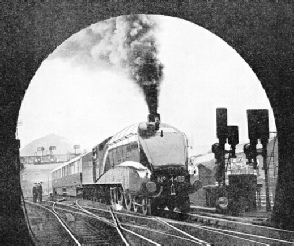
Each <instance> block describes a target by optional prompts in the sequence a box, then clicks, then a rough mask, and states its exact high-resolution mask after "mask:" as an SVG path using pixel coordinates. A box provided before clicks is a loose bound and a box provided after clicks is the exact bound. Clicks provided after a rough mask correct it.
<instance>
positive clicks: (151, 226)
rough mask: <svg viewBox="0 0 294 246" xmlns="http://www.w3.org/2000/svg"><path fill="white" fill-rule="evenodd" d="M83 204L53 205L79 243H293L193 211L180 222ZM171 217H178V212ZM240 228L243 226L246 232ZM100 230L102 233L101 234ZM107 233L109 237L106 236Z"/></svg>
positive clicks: (272, 231) (272, 233) (273, 233)
mask: <svg viewBox="0 0 294 246" xmlns="http://www.w3.org/2000/svg"><path fill="white" fill-rule="evenodd" d="M86 203H87V202H85V201H76V202H75V203H73V202H72V201H71V202H69V203H68V202H63V203H55V205H54V210H55V211H56V213H57V214H58V216H60V218H61V220H62V221H63V222H64V223H65V224H66V225H67V227H68V228H69V230H70V231H71V233H72V234H73V235H74V236H75V237H76V239H77V240H78V241H79V243H80V244H81V245H84V244H85V245H103V243H104V242H108V244H107V245H294V238H293V237H292V233H290V232H287V231H281V230H276V229H273V228H264V227H261V226H256V225H251V224H246V223H243V225H242V223H240V222H235V221H225V220H220V219H217V218H214V217H209V216H202V217H201V216H200V215H195V214H194V215H193V214H191V215H189V216H188V218H185V221H179V220H175V219H170V218H165V217H156V216H145V215H142V214H138V213H134V212H129V211H126V210H124V209H122V210H113V209H112V208H111V207H110V206H108V205H105V204H101V205H100V204H99V206H96V207H93V206H91V205H87V204H86ZM169 215H170V213H169ZM199 216H200V217H199ZM173 217H177V213H174V215H173ZM257 227H260V228H261V229H262V230H261V229H260V228H259V230H257V229H256V228H257ZM107 228H108V229H109V232H107ZM242 228H246V229H245V231H244V229H242ZM264 230H268V232H267V233H264ZM101 231H103V232H105V233H102V234H103V235H104V237H101ZM283 233H284V234H283ZM285 233H286V234H285ZM287 233H288V234H287ZM107 234H108V235H111V237H108V238H107V236H105V235H107ZM113 235H116V236H115V237H114V236H113ZM282 238H283V239H282ZM285 238H286V239H285ZM77 245H78V244H77Z"/></svg>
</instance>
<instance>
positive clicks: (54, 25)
mask: <svg viewBox="0 0 294 246" xmlns="http://www.w3.org/2000/svg"><path fill="white" fill-rule="evenodd" d="M2 9H3V10H4V11H3V10H2V13H1V15H2V16H1V17H2V18H1V19H3V20H4V21H3V24H2V28H3V30H4V31H3V34H4V35H3V38H2V39H3V42H2V44H1V53H3V54H2V57H1V67H2V69H1V85H0V92H1V99H0V100H1V103H0V107H1V108H0V110H1V117H0V122H1V125H2V126H3V127H1V130H0V144H1V149H2V154H1V157H0V158H1V162H2V165H1V167H0V169H1V176H2V175H4V176H5V177H7V176H8V177H11V178H10V179H9V180H8V179H7V180H6V182H2V183H3V184H2V186H3V188H2V189H1V190H0V191H1V195H3V197H10V198H9V199H6V200H5V199H4V201H1V211H2V213H4V212H5V211H6V213H7V214H8V216H10V217H11V216H12V217H13V213H12V211H13V209H8V208H9V207H10V208H14V209H15V210H20V193H19V192H20V191H19V190H20V187H19V185H15V183H16V184H18V183H19V177H18V166H17V165H15V163H16V159H17V153H18V147H19V146H18V142H17V141H15V132H16V127H17V119H18V113H19V109H20V105H21V101H22V99H23V97H24V95H25V91H26V89H27V88H28V86H29V83H30V81H31V79H32V77H33V76H34V74H35V72H36V70H37V69H38V68H39V66H40V65H41V63H42V61H43V60H45V59H46V57H47V56H48V55H49V54H50V53H52V52H53V51H54V50H55V48H56V47H57V46H58V45H60V44H61V43H62V42H63V41H64V40H66V39H67V38H69V37H70V36H71V35H72V34H74V33H76V32H78V31H79V30H81V29H83V28H85V27H87V26H89V25H91V24H93V23H96V22H98V21H102V20H105V19H109V18H111V17H115V16H120V15H129V14H133V13H136V14H138V13H144V14H157V15H167V16H173V17H178V18H181V19H185V20H188V21H190V22H193V23H195V24H197V25H199V26H202V27H203V28H205V29H207V30H209V31H211V32H212V33H214V34H216V35H217V36H218V37H220V38H222V39H223V40H224V41H225V42H227V43H228V44H229V45H230V46H231V47H232V48H234V49H235V50H236V51H237V52H238V53H239V54H240V56H241V57H242V58H243V59H244V60H245V61H246V62H247V63H248V64H249V66H250V67H251V68H252V70H253V71H254V72H255V74H256V75H257V77H258V79H259V80H260V82H261V84H262V86H263V88H264V89H265V92H266V94H267V96H268V98H269V101H270V103H271V106H272V108H273V111H274V116H275V119H276V126H277V130H278V133H279V157H280V160H279V163H280V168H279V178H278V187H277V194H279V195H277V200H276V202H275V211H274V214H273V221H274V222H275V225H278V226H280V227H282V228H288V229H294V222H293V224H292V225H291V224H290V225H289V223H287V221H289V218H292V221H294V211H293V209H292V208H293V207H294V196H293V195H291V193H292V194H294V182H293V176H294V166H293V165H291V163H292V162H294V153H292V152H293V151H291V149H293V148H294V141H293V139H294V124H293V120H294V118H293V115H294V103H293V94H294V86H293V85H292V84H293V83H292V81H293V78H294V67H293V64H294V56H293V54H292V53H293V49H294V42H293V8H292V4H288V3H287V2H286V1H279V2H277V1H275V2H274V3H271V2H267V1H260V2H255V1H227V0H226V1H225V0H224V1H201V2H200V1H199V2H194V1H190V0H184V1H176V0H171V1H134V2H131V1H129V0H122V1H117V0H109V1H104V2H103V3H101V2H100V1H95V0H79V1H76V2H72V1H69V0H63V1H57V0H56V1H49V0H43V1H34V0H27V1H24V0H23V1H21V2H20V3H14V2H13V3H5V4H3V7H2ZM11 194H13V195H12V196H11ZM286 224H287V225H286ZM10 226H11V231H12V232H15V233H16V234H17V233H18V232H17V231H18V230H17V228H19V226H20V224H15V223H14V222H13V220H12V221H11V225H10Z"/></svg>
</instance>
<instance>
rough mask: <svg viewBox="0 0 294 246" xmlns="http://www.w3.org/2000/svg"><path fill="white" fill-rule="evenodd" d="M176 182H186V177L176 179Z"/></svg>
mask: <svg viewBox="0 0 294 246" xmlns="http://www.w3.org/2000/svg"><path fill="white" fill-rule="evenodd" d="M174 181H176V182H184V181H185V176H177V177H175V179H174Z"/></svg>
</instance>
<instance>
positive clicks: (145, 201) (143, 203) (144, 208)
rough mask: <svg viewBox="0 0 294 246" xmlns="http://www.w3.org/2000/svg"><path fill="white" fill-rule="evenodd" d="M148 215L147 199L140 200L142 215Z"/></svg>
mask: <svg viewBox="0 0 294 246" xmlns="http://www.w3.org/2000/svg"><path fill="white" fill-rule="evenodd" d="M147 213H148V198H147V197H143V198H142V214H144V215H147Z"/></svg>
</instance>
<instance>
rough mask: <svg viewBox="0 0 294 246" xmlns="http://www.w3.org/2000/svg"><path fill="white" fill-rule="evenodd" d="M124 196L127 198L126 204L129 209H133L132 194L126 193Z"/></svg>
mask: <svg viewBox="0 0 294 246" xmlns="http://www.w3.org/2000/svg"><path fill="white" fill-rule="evenodd" d="M124 198H125V205H126V208H127V210H128V211H131V209H132V204H133V201H132V196H131V194H130V193H128V192H127V193H124Z"/></svg>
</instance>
